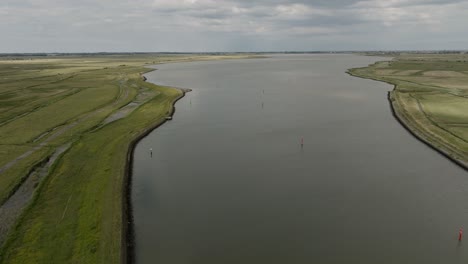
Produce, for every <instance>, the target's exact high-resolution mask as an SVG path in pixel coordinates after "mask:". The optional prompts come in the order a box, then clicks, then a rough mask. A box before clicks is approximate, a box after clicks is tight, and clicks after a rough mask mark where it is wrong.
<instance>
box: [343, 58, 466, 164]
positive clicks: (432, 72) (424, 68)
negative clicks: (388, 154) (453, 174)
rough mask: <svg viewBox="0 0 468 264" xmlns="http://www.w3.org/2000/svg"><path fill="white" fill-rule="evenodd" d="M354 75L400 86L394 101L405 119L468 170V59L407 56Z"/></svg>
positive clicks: (395, 107)
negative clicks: (467, 166)
mask: <svg viewBox="0 0 468 264" xmlns="http://www.w3.org/2000/svg"><path fill="white" fill-rule="evenodd" d="M349 73H350V74H352V75H354V76H358V77H363V78H370V79H375V80H380V81H384V82H388V83H390V84H394V85H395V89H394V90H393V91H392V92H391V94H390V98H391V101H392V105H393V108H394V110H395V113H396V115H397V116H398V117H399V119H400V120H402V121H403V122H404V123H405V124H406V125H407V126H408V127H409V128H410V129H411V130H412V131H413V132H414V133H416V134H417V135H418V136H419V137H420V138H421V139H423V140H424V141H426V142H428V143H430V144H431V145H432V146H434V147H436V148H438V149H439V150H441V151H443V152H444V153H446V154H448V155H449V156H450V157H452V158H453V159H455V160H457V161H460V162H461V163H464V164H468V163H467V162H468V55H466V54H403V55H399V56H397V57H396V58H394V59H393V60H391V61H383V62H377V63H376V64H373V65H370V66H369V67H365V68H356V69H351V70H350V71H349Z"/></svg>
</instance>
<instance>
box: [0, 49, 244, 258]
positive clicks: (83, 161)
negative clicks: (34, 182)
mask: <svg viewBox="0 0 468 264" xmlns="http://www.w3.org/2000/svg"><path fill="white" fill-rule="evenodd" d="M243 57H245V56H229V57H223V56H187V55H184V56H181V55H177V56H176V55H174V56H169V55H168V56H156V55H127V56H123V55H114V56H110V55H108V56H82V57H78V56H75V57H73V56H60V57H53V58H37V57H36V58H35V57H32V58H24V57H21V58H5V59H0V206H1V205H3V204H5V203H6V202H7V201H8V199H9V198H10V197H11V196H12V194H13V193H14V192H15V190H16V189H17V188H18V186H19V185H20V184H21V183H22V182H23V180H24V178H25V177H26V176H27V175H28V172H29V171H30V170H31V168H32V167H34V166H35V165H36V164H38V163H40V162H41V161H43V160H45V159H47V158H48V157H49V156H50V155H52V153H53V152H54V151H55V149H56V148H58V147H60V146H62V145H64V144H67V143H72V146H71V148H69V149H68V151H67V152H65V154H63V155H62V156H61V158H59V159H58V161H57V162H56V163H55V164H54V165H53V166H52V167H51V169H50V171H49V174H48V176H47V177H46V178H45V179H44V180H43V181H42V182H41V183H40V184H39V185H38V186H37V188H36V189H35V194H34V198H33V199H32V201H31V202H30V203H29V205H28V206H27V207H26V209H25V210H24V212H23V213H22V215H21V216H20V217H19V218H18V220H17V222H16V225H15V226H14V228H13V229H12V230H10V232H9V233H8V237H7V240H6V242H5V243H3V245H2V248H1V250H0V263H118V262H120V257H121V235H122V226H123V223H122V200H123V199H122V191H123V186H124V178H123V177H124V174H125V164H126V157H127V150H128V147H129V144H130V142H131V141H132V140H134V139H135V138H137V137H138V136H139V135H140V134H142V133H144V132H145V131H146V130H147V129H148V128H149V127H152V126H154V125H155V124H157V123H160V122H162V121H163V120H164V119H165V117H166V116H167V115H168V114H170V113H171V111H172V104H173V102H174V101H175V100H176V99H177V98H179V97H180V96H181V95H182V92H181V91H180V90H178V89H174V88H170V87H161V86H157V85H154V84H151V83H148V82H145V81H144V80H143V78H142V76H141V74H142V73H145V72H148V71H150V69H148V68H145V67H144V66H146V65H150V64H157V63H167V62H173V61H192V60H212V59H226V58H243ZM143 97H145V100H143V102H144V103H142V105H141V106H140V107H138V108H137V109H136V110H134V111H133V112H131V113H130V114H129V115H128V116H126V117H125V118H122V119H118V120H116V121H114V122H110V123H108V124H107V123H106V124H103V121H104V120H105V119H106V118H107V117H109V116H110V115H112V114H113V113H116V112H117V111H119V109H120V108H122V107H124V106H125V105H127V104H129V103H130V102H133V101H136V100H139V101H142V98H143ZM26 154H27V155H26ZM0 230H1V228H0Z"/></svg>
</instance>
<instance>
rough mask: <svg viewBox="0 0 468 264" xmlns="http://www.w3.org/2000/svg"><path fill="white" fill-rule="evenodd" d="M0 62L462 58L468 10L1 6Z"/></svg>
mask: <svg viewBox="0 0 468 264" xmlns="http://www.w3.org/2000/svg"><path fill="white" fill-rule="evenodd" d="M0 35H1V36H2V38H1V40H0V53H12V52H171V51H174V52H210V51H211V52H229V51H246V52H251V51H334V50H337V51H343V50H344V51H349V50H356V51H359V50H450V49H463V50H466V49H468V0H465V1H462V0H361V1H357V0H328V1H327V0H310V1H306V0H283V1H280V0H251V1H246V0H217V1H215V0H0Z"/></svg>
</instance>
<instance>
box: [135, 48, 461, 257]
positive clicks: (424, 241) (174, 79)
mask: <svg viewBox="0 0 468 264" xmlns="http://www.w3.org/2000/svg"><path fill="white" fill-rule="evenodd" d="M380 59H382V58H380ZM376 60H379V58H376V57H364V56H355V55H294V56H290V55H283V56H274V57H272V58H268V59H250V60H230V61H216V62H192V63H178V64H167V65H158V66H157V68H158V71H155V72H152V73H149V74H147V77H148V79H149V81H152V82H155V83H159V84H166V85H172V86H178V87H183V88H191V89H193V92H191V93H189V94H187V96H186V97H185V98H184V99H182V100H181V101H179V102H178V103H177V105H176V107H177V111H176V114H175V117H174V120H173V121H170V122H168V123H166V124H164V125H163V126H162V127H160V128H158V129H157V130H155V131H154V132H152V133H151V134H150V135H149V136H148V137H146V138H145V139H143V140H142V141H141V142H140V143H139V144H138V146H137V148H136V151H135V156H134V159H135V163H134V168H133V177H134V179H133V187H132V188H133V189H132V190H133V193H132V195H133V196H132V201H133V208H134V219H135V233H136V259H137V263H170V264H178V263H180V264H188V263H190V264H197V263H200V264H211V263H213V264H214V263H216V264H219V263H223V264H228V263H236V264H237V263H242V264H250V263H255V264H259V263H269V264H275V263H381V264H382V263H384V264H385V263H466V261H468V245H464V244H463V243H458V241H457V235H458V229H459V228H460V227H461V226H463V225H467V226H468V203H467V201H468V174H467V173H466V172H464V171H463V170H461V169H460V168H458V167H457V166H455V165H454V164H452V163H451V162H450V161H448V160H446V159H445V158H443V157H442V156H440V155H439V154H437V153H436V152H434V151H433V150H431V149H429V148H428V147H426V146H425V145H424V144H422V143H420V142H419V141H417V140H416V139H414V138H413V137H412V136H411V135H409V134H408V133H407V132H406V131H405V130H404V129H403V128H402V127H401V126H400V125H399V124H398V123H397V122H396V120H395V119H394V118H393V117H392V115H391V112H390V109H389V106H388V102H387V98H386V93H387V91H389V90H390V89H392V87H391V86H390V85H387V84H384V83H380V82H376V81H371V80H363V79H359V78H355V77H351V76H348V75H347V74H345V71H346V69H348V68H351V67H358V66H365V65H368V64H369V63H372V62H374V61H376ZM301 138H304V147H303V148H301V146H300V141H301ZM150 148H152V149H153V156H152V157H151V156H150V154H149V149H150Z"/></svg>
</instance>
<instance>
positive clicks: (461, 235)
mask: <svg viewBox="0 0 468 264" xmlns="http://www.w3.org/2000/svg"><path fill="white" fill-rule="evenodd" d="M462 238H463V227H462V228H460V231H458V241H462Z"/></svg>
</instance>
